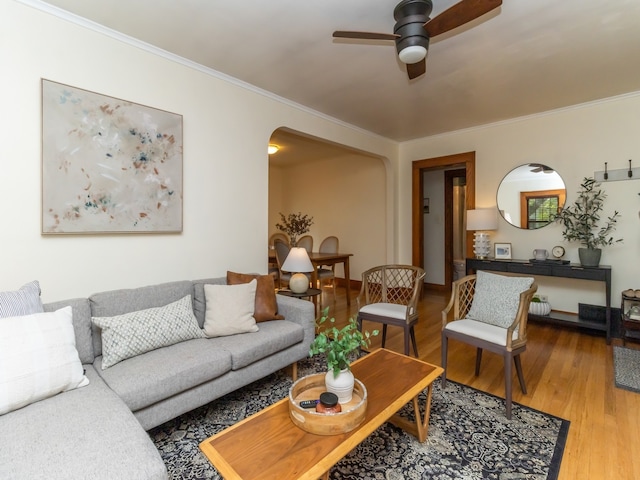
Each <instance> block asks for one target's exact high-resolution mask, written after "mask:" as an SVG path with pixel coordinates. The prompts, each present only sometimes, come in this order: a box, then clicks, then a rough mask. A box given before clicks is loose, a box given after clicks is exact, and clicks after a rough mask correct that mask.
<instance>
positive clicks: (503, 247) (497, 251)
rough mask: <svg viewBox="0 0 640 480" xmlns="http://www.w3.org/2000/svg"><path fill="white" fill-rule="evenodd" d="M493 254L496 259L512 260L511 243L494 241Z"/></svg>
mask: <svg viewBox="0 0 640 480" xmlns="http://www.w3.org/2000/svg"><path fill="white" fill-rule="evenodd" d="M493 256H494V257H495V259H496V260H511V244H510V243H494V244H493Z"/></svg>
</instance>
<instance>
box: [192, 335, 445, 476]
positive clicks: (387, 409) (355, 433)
mask: <svg viewBox="0 0 640 480" xmlns="http://www.w3.org/2000/svg"><path fill="white" fill-rule="evenodd" d="M351 370H352V371H353V374H354V375H355V377H356V378H357V379H358V380H360V381H361V382H362V383H363V384H364V385H365V387H366V388H367V391H368V404H367V413H366V416H365V419H364V421H363V422H362V424H360V426H359V427H357V428H356V429H355V430H352V431H351V432H348V433H343V434H339V435H314V434H312V433H307V432H305V431H304V430H302V429H300V428H298V427H297V426H296V425H294V423H293V422H292V421H291V419H290V417H289V403H288V402H289V400H288V399H286V398H285V399H284V400H280V401H279V402H277V403H275V404H273V405H271V406H270V407H267V408H265V409H264V410H262V411H261V412H258V413H256V414H255V415H252V416H250V417H248V418H246V419H244V420H243V421H241V422H239V423H237V424H235V425H233V426H232V427H229V428H227V429H225V430H224V431H222V432H220V433H218V434H216V435H214V436H213V437H210V438H208V439H207V440H205V441H204V442H202V443H201V444H200V450H202V452H203V453H204V454H205V455H206V457H207V458H208V459H209V460H210V461H211V463H213V465H214V466H215V467H216V468H217V469H218V471H219V472H220V474H221V475H222V476H223V477H224V478H225V479H227V480H230V479H243V480H249V479H278V480H282V479H287V480H289V479H309V480H316V479H318V478H320V477H322V478H328V477H329V469H330V468H331V467H332V466H333V465H335V464H336V463H338V462H339V461H340V459H342V458H343V457H344V456H345V455H347V454H348V453H349V452H350V451H351V450H352V449H353V448H354V447H356V446H357V445H358V444H359V443H360V442H362V441H363V440H364V439H365V438H367V436H369V435H370V434H371V433H373V432H374V431H375V430H376V429H377V428H378V427H379V426H380V425H382V424H383V423H384V422H387V421H388V422H390V423H392V424H394V425H396V426H398V427H400V428H402V429H404V430H406V431H408V432H409V433H411V434H413V435H415V436H416V437H417V438H418V439H419V440H420V441H421V442H424V441H425V440H426V438H427V429H428V427H429V413H430V409H431V393H432V383H433V381H434V380H435V379H436V378H437V377H439V376H440V374H441V373H442V371H443V370H442V368H440V367H437V366H435V365H430V364H428V363H425V362H423V361H421V360H418V359H416V358H413V357H407V356H405V355H402V354H399V353H395V352H392V351H390V350H386V349H382V348H381V349H378V350H375V351H374V352H372V353H370V354H369V355H366V356H364V357H363V358H360V359H359V360H357V361H355V362H353V364H352V365H351ZM424 389H427V403H426V408H425V411H424V414H422V413H421V412H420V408H419V404H418V395H419V394H420V393H421V392H422V391H423V390H424ZM409 402H413V409H414V412H415V416H416V420H415V422H411V421H409V420H407V419H405V418H401V417H400V416H398V415H396V413H397V412H398V410H400V409H401V408H402V407H403V406H405V405H406V404H407V403H409Z"/></svg>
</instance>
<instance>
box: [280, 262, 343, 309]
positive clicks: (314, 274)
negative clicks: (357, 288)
mask: <svg viewBox="0 0 640 480" xmlns="http://www.w3.org/2000/svg"><path fill="white" fill-rule="evenodd" d="M308 253H309V260H311V264H312V265H313V271H312V272H311V285H317V284H318V270H319V269H320V268H321V267H322V266H323V265H330V266H333V265H337V264H339V263H342V265H343V267H344V278H345V284H346V288H347V305H351V281H350V277H349V257H352V256H353V253H324V252H308ZM269 263H276V251H275V250H274V249H269Z"/></svg>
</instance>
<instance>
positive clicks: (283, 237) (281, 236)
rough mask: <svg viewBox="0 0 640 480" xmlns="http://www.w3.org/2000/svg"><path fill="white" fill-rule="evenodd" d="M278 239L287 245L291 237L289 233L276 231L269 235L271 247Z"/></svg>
mask: <svg viewBox="0 0 640 480" xmlns="http://www.w3.org/2000/svg"><path fill="white" fill-rule="evenodd" d="M276 240H281V241H283V242H284V243H286V244H287V245H289V237H287V234H286V233H282V232H276V233H274V234H272V235H271V236H270V237H269V248H271V247H274V246H275V241H276Z"/></svg>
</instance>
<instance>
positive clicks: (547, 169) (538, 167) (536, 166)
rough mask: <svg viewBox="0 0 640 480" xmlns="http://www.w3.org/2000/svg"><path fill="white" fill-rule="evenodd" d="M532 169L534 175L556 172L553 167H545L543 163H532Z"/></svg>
mask: <svg viewBox="0 0 640 480" xmlns="http://www.w3.org/2000/svg"><path fill="white" fill-rule="evenodd" d="M529 166H530V167H532V168H531V172H533V173H540V172H543V173H553V172H554V171H555V170H554V169H553V168H551V167H547V166H546V165H543V164H542V163H530V164H529Z"/></svg>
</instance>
